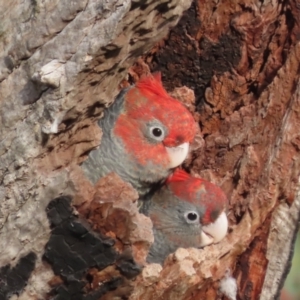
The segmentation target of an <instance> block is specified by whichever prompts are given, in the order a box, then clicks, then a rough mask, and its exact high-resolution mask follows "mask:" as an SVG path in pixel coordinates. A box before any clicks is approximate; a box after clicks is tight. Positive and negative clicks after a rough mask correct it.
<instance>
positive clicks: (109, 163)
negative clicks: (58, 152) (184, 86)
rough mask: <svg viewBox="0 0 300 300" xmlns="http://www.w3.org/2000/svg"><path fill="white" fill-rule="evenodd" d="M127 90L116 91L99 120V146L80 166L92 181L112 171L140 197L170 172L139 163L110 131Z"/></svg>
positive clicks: (121, 107)
mask: <svg viewBox="0 0 300 300" xmlns="http://www.w3.org/2000/svg"><path fill="white" fill-rule="evenodd" d="M129 89H130V88H127V89H124V90H122V91H121V92H120V93H119V95H118V96H117V98H116V100H115V102H114V103H113V104H112V105H111V106H110V107H109V108H108V109H107V110H106V111H105V113H104V117H103V118H102V119H100V120H99V121H98V125H99V126H100V127H101V129H102V132H103V135H102V139H101V143H100V146H99V148H98V149H95V150H93V151H91V152H90V154H89V157H88V159H87V160H86V161H84V162H83V164H82V165H81V167H82V169H83V170H84V172H85V174H86V176H87V177H88V178H89V179H90V180H91V182H92V183H94V184H95V183H96V182H97V181H98V180H99V178H101V177H104V176H105V175H107V174H108V173H110V172H115V173H116V174H118V175H119V176H120V177H121V178H122V179H123V180H124V181H125V182H129V183H131V185H132V186H133V187H134V188H135V189H136V190H137V191H138V193H139V195H141V196H143V195H145V194H147V193H148V192H149V191H150V190H151V187H152V186H153V183H156V182H159V181H160V180H163V179H165V178H166V177H167V176H168V175H169V173H170V172H169V171H168V170H165V169H163V168H161V167H160V166H157V165H154V164H152V163H151V162H150V161H149V163H147V164H146V165H145V166H141V165H140V164H139V163H138V162H137V161H136V159H135V158H134V157H133V156H132V155H131V154H130V153H128V152H127V151H126V149H125V148H124V145H123V143H122V141H121V139H120V138H118V137H117V136H115V134H114V133H113V128H114V125H115V123H116V120H117V118H118V116H119V115H120V114H121V113H122V112H123V111H124V96H125V94H126V93H127V92H128V90H129ZM137 130H138V129H137ZM128 138H130V136H129V137H128Z"/></svg>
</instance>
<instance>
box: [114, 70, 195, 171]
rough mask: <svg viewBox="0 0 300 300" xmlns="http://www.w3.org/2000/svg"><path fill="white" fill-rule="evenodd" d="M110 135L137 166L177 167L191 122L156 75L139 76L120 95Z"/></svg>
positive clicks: (189, 137) (185, 150) (192, 130)
mask: <svg viewBox="0 0 300 300" xmlns="http://www.w3.org/2000/svg"><path fill="white" fill-rule="evenodd" d="M113 132H114V134H115V136H117V137H118V138H119V139H121V141H122V142H123V144H124V146H125V148H126V149H127V152H128V153H130V154H131V155H132V157H134V159H136V160H137V161H138V163H139V164H140V165H141V166H145V165H146V164H153V165H160V166H162V168H164V169H172V168H175V167H177V166H179V165H180V164H181V163H182V162H183V161H184V160H185V158H186V156H187V154H188V149H189V143H190V142H191V141H192V140H193V138H194V136H195V121H194V119H193V117H192V115H191V114H190V112H189V111H188V110H187V109H186V108H185V107H184V106H183V104H181V103H180V102H179V101H178V100H176V99H174V98H172V97H171V96H170V95H168V93H167V92H166V91H165V89H164V88H163V86H162V83H161V79H160V74H156V75H155V76H148V77H145V78H143V79H141V80H140V81H139V82H137V84H136V85H135V86H134V87H132V88H130V89H129V90H128V92H127V93H126V94H125V95H124V108H123V111H122V113H121V114H120V115H119V116H118V118H117V119H116V123H115V127H114V131H113Z"/></svg>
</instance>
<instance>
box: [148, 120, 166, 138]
mask: <svg viewBox="0 0 300 300" xmlns="http://www.w3.org/2000/svg"><path fill="white" fill-rule="evenodd" d="M148 130H149V133H148V134H149V137H150V138H151V139H153V140H154V141H158V142H161V141H163V139H164V138H165V130H164V128H163V127H162V126H160V125H156V124H155V125H153V126H150V128H149V129H148Z"/></svg>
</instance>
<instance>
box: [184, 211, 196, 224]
mask: <svg viewBox="0 0 300 300" xmlns="http://www.w3.org/2000/svg"><path fill="white" fill-rule="evenodd" d="M184 217H185V220H186V221H187V222H188V223H189V224H196V223H199V214H198V212H196V211H187V212H186V213H185V214H184Z"/></svg>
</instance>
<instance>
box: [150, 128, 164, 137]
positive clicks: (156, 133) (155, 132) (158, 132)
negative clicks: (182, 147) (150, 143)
mask: <svg viewBox="0 0 300 300" xmlns="http://www.w3.org/2000/svg"><path fill="white" fill-rule="evenodd" d="M152 134H153V135H154V136H156V137H160V136H161V135H162V134H163V133H162V130H161V129H160V128H158V127H155V128H153V129H152Z"/></svg>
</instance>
